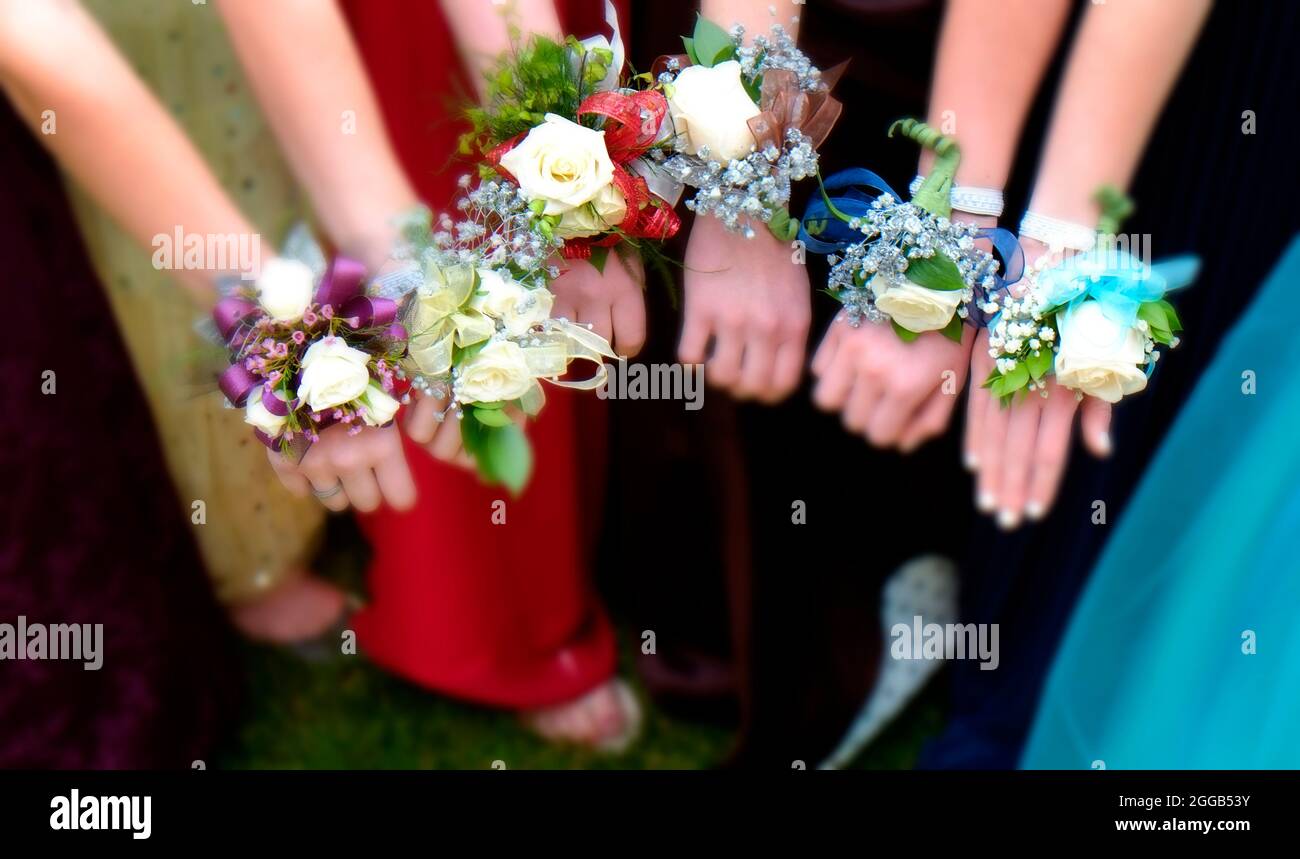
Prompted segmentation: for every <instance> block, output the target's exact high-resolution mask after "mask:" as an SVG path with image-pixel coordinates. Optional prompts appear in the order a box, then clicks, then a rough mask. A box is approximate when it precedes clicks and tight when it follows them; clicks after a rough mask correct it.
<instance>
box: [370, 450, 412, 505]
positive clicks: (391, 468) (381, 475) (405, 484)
mask: <svg viewBox="0 0 1300 859" xmlns="http://www.w3.org/2000/svg"><path fill="white" fill-rule="evenodd" d="M395 448H396V449H395V450H394V451H393V452H392V454H391V455H389V456H386V457H384V458H383V459H381V460H379V462H378V463H376V464H375V479H376V480H377V481H378V483H379V492H380V494H381V495H383V497H384V500H385V501H387V502H388V506H389V507H391V508H393V509H394V510H399V511H403V510H410V509H411V508H412V507H414V506H415V498H416V491H415V479H414V478H413V477H412V476H411V469H410V466H408V465H407V464H406V454H404V453H403V452H402V445H401V439H400V437H399V438H398V443H397V444H396V445H395ZM357 506H358V507H360V505H357Z"/></svg>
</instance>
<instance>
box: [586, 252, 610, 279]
mask: <svg viewBox="0 0 1300 859" xmlns="http://www.w3.org/2000/svg"><path fill="white" fill-rule="evenodd" d="M608 260H609V248H592V249H591V256H590V257H589V258H588V262H590V263H591V264H592V265H593V266H594V267H595V269H596V271H598V272H600V273H601V274H604V273H605V263H606V262H607V261H608Z"/></svg>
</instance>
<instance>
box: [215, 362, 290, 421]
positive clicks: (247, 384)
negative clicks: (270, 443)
mask: <svg viewBox="0 0 1300 859" xmlns="http://www.w3.org/2000/svg"><path fill="white" fill-rule="evenodd" d="M217 384H218V385H219V386H220V387H221V393H223V394H225V395H226V399H227V400H230V402H231V404H232V405H235V406H243V405H244V403H245V402H247V401H248V395H249V394H250V393H252V390H253V389H254V388H256V387H257V386H258V385H260V384H262V380H261V379H260V378H258V377H257V376H254V375H253V374H252V373H250V372H249V371H248V370H246V369H244V365H243V364H242V363H237V364H231V365H230V366H229V367H227V368H226V369H225V370H224V371H223V372H222V373H221V376H220V377H219V378H218V379H217ZM285 414H288V412H286V413H285Z"/></svg>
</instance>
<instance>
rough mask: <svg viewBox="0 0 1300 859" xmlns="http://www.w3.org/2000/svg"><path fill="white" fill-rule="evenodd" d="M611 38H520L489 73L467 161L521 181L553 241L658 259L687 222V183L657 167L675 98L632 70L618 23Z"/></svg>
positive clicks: (596, 259)
mask: <svg viewBox="0 0 1300 859" xmlns="http://www.w3.org/2000/svg"><path fill="white" fill-rule="evenodd" d="M606 23H607V24H608V26H609V27H610V29H611V31H612V32H611V35H610V36H609V37H606V36H594V37H592V38H589V39H585V40H579V39H577V38H575V37H573V36H570V37H568V38H567V39H565V40H564V41H563V42H557V41H555V40H552V39H549V38H546V37H544V36H539V35H534V36H531V37H530V38H529V39H528V40H527V41H526V42H520V41H518V40H516V44H515V45H514V46H513V50H512V51H511V52H509V53H508V54H506V55H505V56H503V57H502V58H500V59H499V60H498V61H497V62H496V64H495V65H494V66H493V67H492V68H491V69H490V70H489V72H488V73H487V79H488V97H487V100H486V102H485V103H484V104H483V105H482V106H480V107H474V108H471V109H470V110H468V111H467V114H468V117H469V119H470V121H471V123H472V126H473V127H472V130H471V131H470V132H468V133H467V134H466V135H465V136H464V137H463V138H462V140H461V150H462V152H463V153H464V154H466V155H476V156H478V157H479V158H481V159H482V161H481V163H480V166H479V176H480V178H481V179H483V180H484V181H503V180H504V181H508V182H511V183H513V184H515V185H517V186H518V187H519V189H520V191H521V192H522V194H523V195H524V197H525V198H526V199H527V200H528V201H529V204H530V205H531V206H532V208H533V211H534V213H535V214H536V215H537V220H536V228H537V229H538V230H540V231H541V232H542V233H543V234H544V236H545V238H546V239H548V240H550V239H558V240H561V241H562V242H563V245H562V248H561V253H562V254H563V256H565V257H567V258H570V259H590V260H591V261H592V263H593V264H595V265H596V266H597V267H598V268H603V266H604V263H605V260H606V259H607V257H608V253H609V250H610V248H614V247H623V248H628V249H635V250H637V251H639V252H641V254H642V255H643V256H646V257H648V258H650V259H652V260H655V259H657V257H658V248H659V245H660V244H662V242H663V241H664V240H666V239H669V238H671V237H672V236H673V235H675V234H676V233H677V231H678V229H679V228H680V226H681V222H680V219H679V218H678V216H677V214H676V212H675V211H674V210H673V207H674V206H675V205H676V203H677V199H678V197H679V196H680V193H681V186H680V185H679V184H678V183H676V182H674V181H672V180H671V179H670V178H668V177H667V176H665V175H663V174H662V173H661V172H659V171H656V170H655V169H654V168H653V166H652V165H651V163H650V160H649V157H648V156H649V154H650V153H651V152H653V151H654V150H655V149H656V148H657V147H662V146H665V145H666V143H667V140H668V139H669V138H670V137H671V125H670V123H669V122H668V103H667V101H666V100H665V99H664V96H663V93H662V92H660V91H658V89H657V88H654V87H653V86H652V85H651V81H650V78H649V75H639V76H634V77H628V76H626V75H625V74H624V71H623V67H624V49H623V42H622V38H621V36H620V33H619V26H618V17H617V14H616V12H615V10H614V8H613V6H612V4H609V3H607V4H606Z"/></svg>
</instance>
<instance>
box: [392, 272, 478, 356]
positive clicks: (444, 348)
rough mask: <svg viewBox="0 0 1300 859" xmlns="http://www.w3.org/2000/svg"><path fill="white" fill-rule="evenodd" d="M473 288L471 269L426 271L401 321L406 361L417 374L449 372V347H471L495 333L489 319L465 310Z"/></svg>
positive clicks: (471, 310)
mask: <svg viewBox="0 0 1300 859" xmlns="http://www.w3.org/2000/svg"><path fill="white" fill-rule="evenodd" d="M477 287H478V275H477V273H476V272H475V271H474V269H473V268H472V267H471V266H468V265H458V266H453V267H451V268H439V267H437V266H434V265H429V266H428V267H426V269H425V277H424V285H423V286H421V287H420V288H419V289H418V290H417V291H416V292H415V294H414V295H413V296H412V298H411V301H410V303H409V304H408V305H407V308H406V318H405V324H406V329H407V332H408V334H409V337H410V341H409V346H408V349H409V351H410V361H411V363H412V364H413V365H414V366H415V368H416V369H417V370H419V372H421V373H423V374H424V375H426V376H441V375H444V374H446V373H448V372H450V370H451V363H452V347H453V346H459V347H460V348H462V349H463V348H465V347H466V346H473V345H474V344H475V343H481V342H483V341H484V340H486V339H488V338H489V337H491V336H492V335H493V334H494V333H496V324H495V323H494V322H493V321H492V320H491V319H489V318H488V317H486V316H484V315H483V314H481V313H479V312H478V311H477V310H474V309H472V308H469V307H467V306H466V305H467V304H468V303H469V300H470V299H471V298H472V297H473V296H474V290H475V289H476V288H477Z"/></svg>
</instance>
